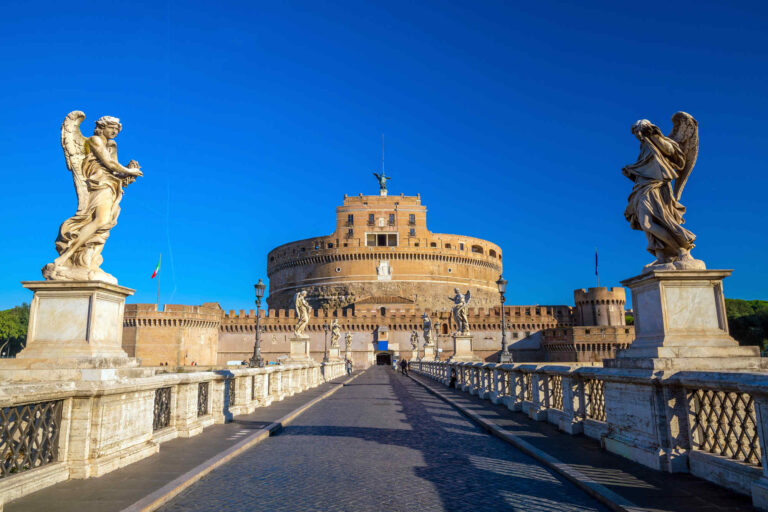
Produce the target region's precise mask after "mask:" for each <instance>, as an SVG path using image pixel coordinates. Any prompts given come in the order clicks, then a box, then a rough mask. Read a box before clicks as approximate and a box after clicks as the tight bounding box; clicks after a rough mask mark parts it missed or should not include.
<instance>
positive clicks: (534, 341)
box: [123, 190, 634, 367]
mask: <svg viewBox="0 0 768 512" xmlns="http://www.w3.org/2000/svg"><path fill="white" fill-rule="evenodd" d="M426 212H427V210H426V207H424V206H423V205H422V204H421V197H420V196H418V195H417V196H404V195H400V196H388V195H386V191H384V190H383V191H382V193H381V195H379V196H364V195H362V194H361V195H359V196H353V197H349V196H344V202H343V204H342V205H341V206H339V207H337V209H336V230H335V231H334V233H332V234H331V235H327V236H320V237H315V238H310V239H306V240H300V241H297V242H290V243H287V244H284V245H281V246H279V247H277V248H275V249H273V250H272V251H270V252H269V254H268V256H267V275H268V276H269V296H268V298H267V304H268V311H263V310H262V311H261V316H260V318H259V323H260V325H261V328H262V332H263V334H262V336H261V353H262V356H263V357H264V358H265V359H267V360H269V361H279V360H281V359H283V358H284V357H285V356H286V354H288V353H289V351H290V347H289V344H290V342H289V339H290V338H291V337H292V333H293V329H294V326H295V324H296V316H295V311H294V310H293V297H294V295H295V293H296V292H298V291H300V290H306V291H307V292H308V295H307V299H308V300H309V302H310V304H311V305H312V306H313V308H314V312H313V315H312V316H311V318H310V323H309V325H308V327H307V329H306V331H305V333H306V334H308V335H309V336H310V354H311V356H312V357H313V358H314V359H316V360H320V359H322V357H323V353H324V350H325V345H326V343H327V341H328V340H327V339H326V333H325V329H324V327H323V326H324V325H325V324H330V322H332V321H333V320H334V319H335V320H337V321H338V323H339V325H340V327H341V330H342V332H343V333H350V334H351V336H352V338H351V343H352V346H351V350H350V355H351V357H352V359H353V361H354V362H355V365H356V366H357V367H367V366H369V365H371V364H374V363H376V362H386V361H390V360H391V359H392V358H393V357H406V358H408V359H411V358H412V357H414V351H413V350H412V348H411V337H412V333H413V332H414V331H415V332H416V333H417V334H418V337H419V347H421V346H422V345H423V343H424V339H423V334H422V315H424V314H425V313H426V314H428V315H429V316H430V318H431V321H432V325H433V327H434V329H435V332H436V334H437V336H436V338H437V348H438V356H439V357H440V358H441V359H447V358H448V357H450V356H451V355H452V349H453V345H452V340H451V333H453V332H454V331H455V330H456V326H455V325H454V320H453V318H452V315H451V303H450V301H449V300H448V297H449V296H451V295H453V291H454V288H458V289H459V290H461V291H462V292H463V291H465V290H467V289H469V290H470V291H471V296H472V298H471V302H470V312H469V315H468V316H469V323H470V326H471V330H472V335H473V337H474V338H473V351H474V353H475V356H477V357H479V358H480V359H482V360H488V361H496V360H497V358H498V355H499V351H500V349H501V331H502V326H501V322H502V320H501V319H502V315H501V306H500V296H499V291H498V289H497V285H496V280H497V279H498V277H499V275H500V274H501V272H502V252H501V249H500V248H499V247H498V246H497V245H495V244H493V243H491V242H488V241H486V240H481V239H478V238H473V237H469V236H462V235H448V234H437V233H432V232H430V231H429V230H428V229H427V218H426ZM574 299H575V300H574V302H575V307H571V306H568V305H527V306H504V317H505V321H506V336H507V343H508V344H509V346H510V351H511V352H512V354H513V357H514V359H515V360H516V361H548V360H549V361H597V360H600V359H602V358H604V357H614V356H615V353H616V350H617V349H621V348H624V347H625V346H627V345H628V344H629V343H630V342H631V341H632V339H633V338H634V330H633V329H632V328H631V327H628V326H625V321H624V304H625V300H626V298H625V294H624V289H623V288H590V289H589V290H576V291H575V292H574ZM593 326H594V327H593ZM123 331H124V332H123V348H124V349H125V350H126V352H127V353H128V355H129V356H131V357H138V358H140V359H141V361H142V364H144V365H157V364H161V363H169V364H171V365H178V366H187V365H190V364H192V363H195V364H198V365H221V364H226V363H227V362H229V361H242V360H247V359H249V358H250V356H251V354H252V352H253V345H254V340H255V335H256V312H255V311H254V310H251V311H249V312H246V311H244V310H241V311H239V312H235V311H229V313H225V312H224V311H223V310H222V309H221V308H220V306H219V305H218V304H216V303H206V304H203V305H201V306H183V305H166V307H165V309H164V311H158V310H157V308H156V306H155V305H154V304H128V305H126V307H125V319H124V329H123ZM344 345H345V343H344V340H343V338H342V350H343V349H344Z"/></svg>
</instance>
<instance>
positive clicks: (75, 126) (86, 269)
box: [43, 110, 143, 284]
mask: <svg viewBox="0 0 768 512" xmlns="http://www.w3.org/2000/svg"><path fill="white" fill-rule="evenodd" d="M84 119H85V114H84V113H82V112H80V111H79V110H76V111H74V112H70V113H69V115H67V117H66V118H65V119H64V122H63V123H62V125H61V147H62V148H63V149H64V156H65V158H66V161H67V167H68V168H69V170H70V171H71V172H72V178H73V180H74V183H75V192H76V193H77V211H76V212H75V215H74V216H72V217H70V218H69V219H67V220H65V221H64V223H63V224H62V225H61V227H60V228H59V236H58V237H57V238H56V251H57V252H58V253H59V257H58V258H56V259H55V260H54V261H53V263H49V264H48V265H46V266H45V267H43V277H45V278H46V279H48V280H68V281H71V280H91V281H105V282H108V283H113V284H117V279H115V278H114V277H113V276H111V275H109V274H107V273H106V272H104V271H103V270H101V268H100V267H101V263H102V261H103V258H102V256H101V251H102V250H103V249H104V243H105V242H106V241H107V238H109V232H110V230H111V229H112V228H113V227H115V225H116V224H117V217H118V215H120V200H121V199H122V198H123V188H124V187H126V186H127V185H130V184H131V183H133V182H134V181H135V180H136V178H137V177H139V176H143V174H142V172H141V170H140V169H139V164H138V162H136V161H135V160H131V161H130V162H129V163H128V165H127V166H125V167H124V166H122V165H121V164H120V162H118V160H117V144H116V143H115V140H114V139H115V137H117V134H118V133H120V130H121V129H122V128H123V126H122V125H121V124H120V120H119V119H117V118H115V117H111V116H104V117H100V118H99V119H97V120H96V128H95V129H94V130H93V136H91V137H87V138H86V137H85V136H83V134H82V133H80V123H82V122H83V120H84Z"/></svg>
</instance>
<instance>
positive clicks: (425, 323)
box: [421, 313, 432, 346]
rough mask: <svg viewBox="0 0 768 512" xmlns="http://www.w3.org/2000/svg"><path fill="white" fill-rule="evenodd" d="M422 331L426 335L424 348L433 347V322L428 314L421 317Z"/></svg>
mask: <svg viewBox="0 0 768 512" xmlns="http://www.w3.org/2000/svg"><path fill="white" fill-rule="evenodd" d="M421 329H422V331H423V333H424V346H427V345H432V320H430V318H429V315H428V314H426V313H424V314H423V315H421Z"/></svg>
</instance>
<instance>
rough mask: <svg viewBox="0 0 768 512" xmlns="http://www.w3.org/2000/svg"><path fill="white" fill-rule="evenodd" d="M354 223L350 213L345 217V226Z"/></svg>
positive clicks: (353, 217)
mask: <svg viewBox="0 0 768 512" xmlns="http://www.w3.org/2000/svg"><path fill="white" fill-rule="evenodd" d="M354 223H355V216H354V215H352V214H351V213H350V214H349V215H347V226H351V225H352V224H354Z"/></svg>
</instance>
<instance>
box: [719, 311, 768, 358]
mask: <svg viewBox="0 0 768 512" xmlns="http://www.w3.org/2000/svg"><path fill="white" fill-rule="evenodd" d="M725 310H726V314H727V316H728V330H729V331H730V333H731V336H733V337H734V338H735V339H736V340H737V341H738V342H739V344H741V345H757V346H759V347H761V348H762V349H763V350H765V349H767V348H768V301H764V300H741V299H725Z"/></svg>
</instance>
